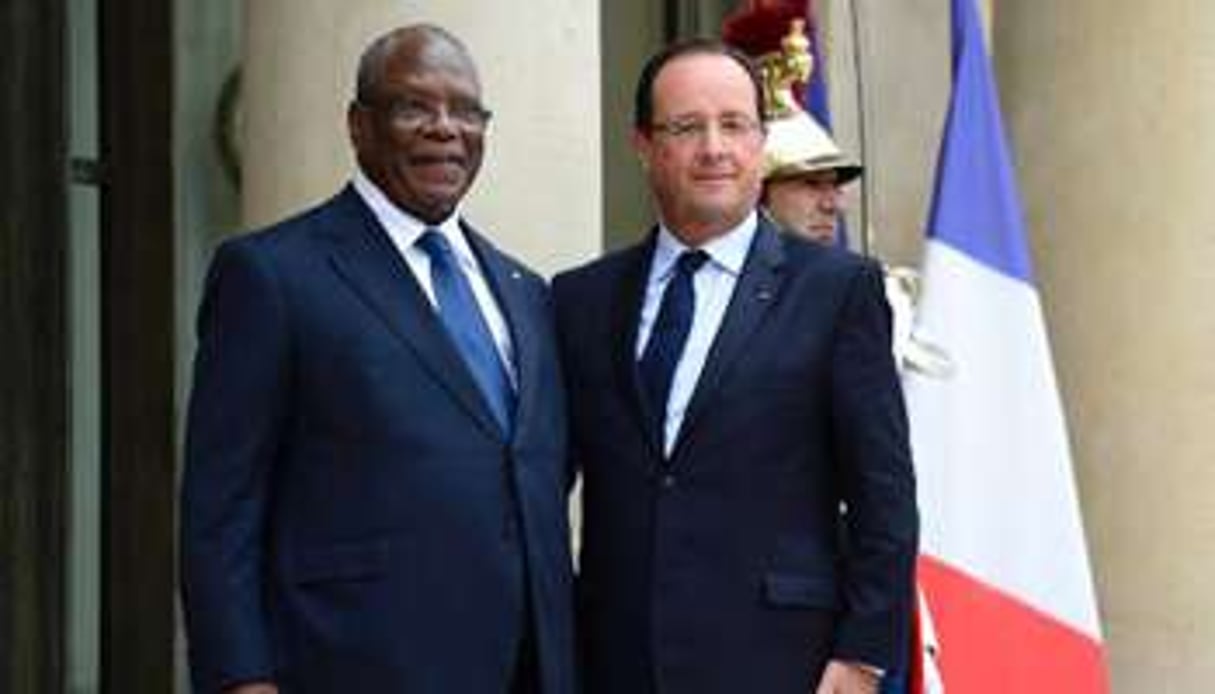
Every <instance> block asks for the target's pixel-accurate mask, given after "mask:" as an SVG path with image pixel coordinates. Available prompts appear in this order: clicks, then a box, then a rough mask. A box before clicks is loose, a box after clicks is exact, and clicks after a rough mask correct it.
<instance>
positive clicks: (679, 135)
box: [650, 115, 763, 142]
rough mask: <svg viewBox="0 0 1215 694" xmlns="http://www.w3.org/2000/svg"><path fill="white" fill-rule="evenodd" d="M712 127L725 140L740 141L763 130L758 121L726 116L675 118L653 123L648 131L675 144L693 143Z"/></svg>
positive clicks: (705, 134)
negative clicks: (706, 118) (663, 136)
mask: <svg viewBox="0 0 1215 694" xmlns="http://www.w3.org/2000/svg"><path fill="white" fill-rule="evenodd" d="M714 126H716V127H717V132H718V133H719V134H720V135H721V137H722V138H723V139H725V140H731V141H734V140H742V139H745V138H748V137H750V136H752V135H754V134H755V133H757V132H760V131H761V130H763V125H761V124H760V122H759V121H757V120H755V119H754V118H751V117H749V116H742V115H726V116H722V117H721V118H718V119H717V120H703V119H700V118H676V119H673V120H668V121H662V122H659V123H654V124H653V125H651V126H650V131H651V132H654V133H658V134H660V135H665V136H667V137H669V138H671V139H672V140H674V141H676V142H693V141H697V140H701V139H703V138H704V137H705V136H707V135H708V134H709V130H710V129H712V128H713V127H714Z"/></svg>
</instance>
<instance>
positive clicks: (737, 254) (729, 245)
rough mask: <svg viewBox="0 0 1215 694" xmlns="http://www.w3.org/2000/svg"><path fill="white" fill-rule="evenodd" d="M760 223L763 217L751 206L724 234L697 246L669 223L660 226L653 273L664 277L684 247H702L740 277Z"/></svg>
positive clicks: (711, 256) (726, 269)
mask: <svg viewBox="0 0 1215 694" xmlns="http://www.w3.org/2000/svg"><path fill="white" fill-rule="evenodd" d="M758 227H759V217H758V216H757V215H756V213H755V210H751V212H750V214H748V215H747V216H746V217H745V218H743V220H742V221H741V222H739V223H738V225H737V226H735V227H733V228H731V229H729V230H727V231H726V232H725V233H724V234H720V235H718V236H715V237H713V238H712V239H711V240H710V241H709V242H708V243H705V244H704V245H702V246H699V247H698V249H694V248H692V247H691V246H688V245H687V244H685V243H684V242H682V241H680V240H679V238H678V237H676V236H675V234H673V233H672V232H671V230H670V229H668V228H667V227H666V225H665V224H659V226H658V240H657V243H656V244H655V248H654V270H653V272H652V273H651V277H652V278H653V279H656V280H662V279H665V278H666V277H667V275H669V274H671V272H673V271H674V268H675V261H676V260H678V259H679V256H680V254H682V253H683V252H684V251H690V250H702V251H704V252H705V253H707V254H708V255H709V260H711V261H712V262H713V264H714V265H716V266H717V267H719V268H721V269H722V270H725V271H726V272H728V273H730V274H731V275H734V276H735V277H737V276H738V275H740V274H742V267H743V263H744V262H745V261H746V259H747V251H748V250H750V248H751V239H753V238H755V230H756V229H757V228H758Z"/></svg>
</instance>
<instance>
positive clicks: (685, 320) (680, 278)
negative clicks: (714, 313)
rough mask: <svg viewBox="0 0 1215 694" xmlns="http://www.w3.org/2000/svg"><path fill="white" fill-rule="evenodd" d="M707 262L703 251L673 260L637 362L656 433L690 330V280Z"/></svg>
mask: <svg viewBox="0 0 1215 694" xmlns="http://www.w3.org/2000/svg"><path fill="white" fill-rule="evenodd" d="M708 259H709V255H708V254H707V253H705V252H704V251H684V252H683V253H682V254H681V255H680V256H679V259H678V260H676V261H675V274H674V275H673V276H672V277H671V279H670V281H669V282H667V289H666V291H665V292H664V293H663V295H662V304H661V306H659V308H658V318H657V319H655V321H654V327H653V328H652V329H651V330H650V339H649V341H648V342H646V345H645V351H643V352H642V354H641V360H640V361H639V362H638V368H639V370H640V372H641V383H642V386H643V387H644V389H645V394H646V398H647V400H648V401H649V404H650V414H651V415H653V416H654V417H655V418H656V419H657V422H658V431H659V432H662V431H664V429H665V427H664V423H665V422H666V413H667V400H668V399H669V398H670V395H671V381H672V379H673V378H674V377H675V365H676V364H678V363H679V357H680V355H682V354H683V347H684V343H685V342H687V340H688V332H689V331H690V330H691V329H692V314H693V313H694V312H695V310H696V287H695V286H694V285H693V284H692V278H693V276H694V275H695V274H696V271H697V270H699V269H700V266H701V265H704V264H705V261H706V260H708Z"/></svg>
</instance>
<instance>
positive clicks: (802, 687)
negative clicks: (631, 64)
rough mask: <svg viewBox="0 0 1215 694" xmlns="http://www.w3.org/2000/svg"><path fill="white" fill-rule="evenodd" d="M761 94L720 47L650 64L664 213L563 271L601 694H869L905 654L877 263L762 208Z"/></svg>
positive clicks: (888, 375) (645, 113)
mask: <svg viewBox="0 0 1215 694" xmlns="http://www.w3.org/2000/svg"><path fill="white" fill-rule="evenodd" d="M762 103H763V99H762V87H761V85H760V82H759V77H758V75H757V73H756V70H755V68H754V67H753V66H752V64H751V63H750V61H749V60H748V59H747V57H746V56H744V55H742V54H740V53H738V52H736V51H734V50H733V49H730V48H728V47H726V46H725V45H723V44H721V43H718V42H714V41H705V40H697V41H692V42H688V43H681V44H677V45H675V46H672V47H670V48H668V49H666V50H664V51H662V52H661V53H659V54H658V55H656V56H655V57H653V58H652V59H651V60H650V61H649V62H648V63H647V65H646V66H645V68H644V69H643V71H642V74H641V78H640V80H639V83H638V86H637V92H636V101H635V109H634V138H633V140H634V144H635V148H636V150H637V153H638V155H639V157H640V159H641V162H642V165H643V167H644V168H645V170H646V171H647V173H648V176H649V182H650V187H651V189H652V193H653V198H654V201H655V203H656V206H657V212H658V217H659V223H658V225H657V226H656V227H655V228H654V229H653V230H652V231H651V233H650V234H649V235H648V237H647V238H646V239H645V240H644V241H643V242H641V243H640V244H638V245H636V246H633V247H631V248H627V249H625V250H623V251H621V252H619V253H616V254H613V255H610V256H608V257H606V258H603V259H601V260H599V261H596V262H593V263H591V264H589V265H587V266H585V267H582V268H578V269H576V270H572V271H570V272H567V273H563V274H562V275H559V276H558V277H557V278H556V279H555V280H554V296H555V298H556V301H557V313H558V330H559V338H560V341H561V348H562V357H563V365H564V367H565V373H566V377H567V386H568V388H569V391H570V404H571V410H570V411H571V417H572V419H571V431H572V441H571V443H572V453H573V456H574V459H575V461H576V462H577V463H579V464H580V465H581V467H582V470H583V473H584V476H585V477H584V481H585V488H584V492H585V496H584V502H585V509H584V510H585V518H584V534H583V538H582V540H583V543H582V554H581V562H580V567H581V574H580V576H579V584H578V597H579V626H580V630H581V631H580V638H581V640H582V647H583V655H584V660H583V662H584V665H585V669H584V672H585V684H586V689H587V692H588V693H589V694H598V693H604V694H656V693H662V694H713V693H715V692H720V693H721V694H727V693H729V694H736V693H737V692H744V691H754V692H764V693H765V694H786V693H787V694H806V693H807V692H819V693H820V694H843V693H849V694H852V693H860V692H873V691H875V688H876V686H877V681H878V675H879V674H880V673H881V671H882V670H885V669H889V668H892V667H897V666H899V665H900V664H901V660H902V659H903V657H904V655H905V650H906V649H905V648H904V647H903V644H905V643H906V638H907V636H906V634H907V617H908V615H909V614H910V609H909V605H910V602H909V601H910V598H911V594H912V566H913V561H914V557H915V551H916V538H917V528H918V523H917V515H916V510H915V490H914V481H913V476H912V471H911V463H910V456H909V453H908V445H907V431H906V422H905V417H904V413H903V406H902V396H901V393H900V390H899V382H898V375H897V372H896V370H895V367H894V362H893V359H892V357H891V354H890V348H889V344H890V332H889V314H888V310H887V308H886V304H885V301H884V299H883V296H882V273H881V269H880V268H879V267H878V266H877V265H876V264H874V263H872V262H870V261H867V260H865V259H863V258H861V257H859V256H856V255H854V254H852V253H850V252H848V251H845V250H842V249H838V248H835V247H830V246H822V245H818V244H813V243H810V242H808V241H806V240H804V239H800V238H796V237H794V236H792V235H789V234H780V233H778V231H777V227H776V226H775V225H773V224H771V223H770V222H769V221H767V220H766V219H765V218H764V217H762V216H761V215H759V214H757V204H758V201H759V194H760V188H761V179H762V160H763V150H764V125H763V106H762ZM842 505H843V506H846V508H847V512H846V513H844V514H841V506H842ZM841 523H843V524H844V525H846V526H847V527H846V531H845V532H842V529H841V527H840V526H841ZM841 537H846V538H847V539H848V542H847V544H846V545H845V544H842V543H841V542H840V538H841Z"/></svg>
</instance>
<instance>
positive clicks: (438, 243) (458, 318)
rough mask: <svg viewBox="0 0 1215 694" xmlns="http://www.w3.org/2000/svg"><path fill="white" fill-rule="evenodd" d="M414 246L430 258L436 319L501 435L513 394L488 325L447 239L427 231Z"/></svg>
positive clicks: (506, 425)
mask: <svg viewBox="0 0 1215 694" xmlns="http://www.w3.org/2000/svg"><path fill="white" fill-rule="evenodd" d="M418 246H419V247H420V248H421V249H422V250H424V251H426V255H428V256H430V281H431V285H432V287H433V288H434V294H435V303H437V304H438V314H439V319H440V320H441V321H442V322H443V326H444V327H446V328H447V333H448V334H449V335H450V336H451V338H452V341H453V342H454V343H455V345H456V347H457V348H458V349H459V351H460V355H461V356H462V357H463V358H464V363H465V364H467V365H468V370H469V371H470V372H472V376H473V380H475V381H476V382H477V386H478V387H479V388H480V389H481V394H482V395H484V396H485V401H486V402H487V403H489V409H490V410H492V411H493V413H494V419H496V420H497V421H498V424H499V425H500V426H501V427H502V431H503V432H509V431H510V430H511V426H512V422H511V420H512V419H513V417H514V405H515V402H514V401H515V393H514V389H513V388H512V387H511V383H510V379H509V378H508V377H507V375H506V368H505V366H504V365H503V364H502V359H501V358H500V357H499V355H498V349H497V347H496V346H495V345H494V339H493V336H492V335H491V334H490V332H489V325H488V324H487V323H486V322H485V318H484V316H482V315H481V309H480V308H479V307H478V306H477V299H476V297H475V296H474V295H473V291H472V285H470V284H469V283H468V278H467V277H465V276H464V272H463V270H461V269H460V263H459V261H458V260H457V259H456V257H455V254H454V253H452V250H451V244H449V243H448V242H447V238H446V237H444V236H443V234H441V233H439V232H438V231H437V230H435V229H427V230H426V232H425V233H423V234H422V237H421V238H419V239H418Z"/></svg>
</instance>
